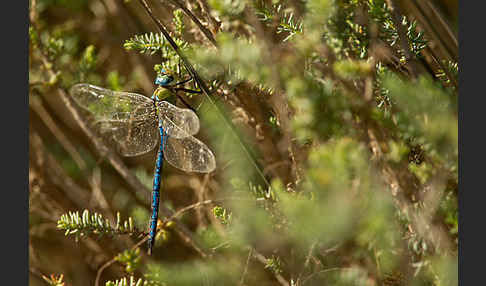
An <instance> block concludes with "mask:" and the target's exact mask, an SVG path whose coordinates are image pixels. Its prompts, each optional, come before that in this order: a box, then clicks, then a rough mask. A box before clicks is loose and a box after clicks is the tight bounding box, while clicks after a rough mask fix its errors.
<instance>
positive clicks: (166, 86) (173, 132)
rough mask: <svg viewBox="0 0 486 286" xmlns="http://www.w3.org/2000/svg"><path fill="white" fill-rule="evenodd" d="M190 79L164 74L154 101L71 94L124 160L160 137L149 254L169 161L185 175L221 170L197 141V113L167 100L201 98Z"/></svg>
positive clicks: (83, 90)
mask: <svg viewBox="0 0 486 286" xmlns="http://www.w3.org/2000/svg"><path fill="white" fill-rule="evenodd" d="M190 80H191V78H189V79H186V80H183V81H181V82H178V83H175V82H174V76H173V75H172V72H170V71H169V70H166V69H162V71H161V72H160V73H159V74H158V75H157V77H156V79H155V84H156V85H157V86H158V87H157V88H156V89H155V91H154V93H153V94H152V96H151V97H147V96H144V95H141V94H137V93H131V92H121V91H113V90H109V89H105V88H102V87H99V86H95V85H91V84H87V83H79V84H76V85H74V86H72V87H71V89H70V95H71V97H72V98H73V99H74V101H75V102H76V104H77V105H79V106H80V107H81V108H82V109H84V110H85V111H87V112H88V114H90V115H91V119H92V120H93V126H94V128H95V129H96V131H97V132H98V134H100V136H101V137H102V138H103V140H104V141H105V142H107V143H108V144H109V146H113V147H114V148H115V149H116V151H117V152H118V153H120V154H121V155H124V156H138V155H142V154H145V153H147V152H149V151H151V150H152V149H153V148H154V147H155V146H156V145H157V143H158V142H159V138H160V144H159V149H158V152H157V158H156V161H155V170H154V178H153V189H152V204H151V208H152V215H151V218H150V223H149V238H148V254H149V255H151V254H152V248H153V245H154V243H155V234H156V233H157V219H158V211H159V201H160V186H161V176H162V167H163V161H164V159H165V160H166V161H167V162H169V163H170V164H171V165H172V166H174V167H176V168H178V169H181V170H183V171H186V172H199V173H210V172H212V171H213V170H215V168H216V160H215V157H214V154H213V152H212V151H211V150H210V149H209V148H208V146H206V145H205V144H204V143H203V142H201V141H200V140H198V139H196V138H195V137H194V136H193V135H195V134H196V133H197V132H198V131H199V127H200V126H199V118H198V116H197V115H196V113H195V112H194V111H193V110H192V109H188V108H179V107H177V106H175V105H173V104H171V103H169V102H167V101H165V99H166V98H167V97H169V96H171V95H174V94H176V95H177V91H184V92H190V93H200V92H199V91H196V90H191V89H186V88H183V87H180V86H181V85H182V84H184V83H186V82H188V81H190ZM183 102H184V103H185V104H186V105H187V103H186V102H185V101H183Z"/></svg>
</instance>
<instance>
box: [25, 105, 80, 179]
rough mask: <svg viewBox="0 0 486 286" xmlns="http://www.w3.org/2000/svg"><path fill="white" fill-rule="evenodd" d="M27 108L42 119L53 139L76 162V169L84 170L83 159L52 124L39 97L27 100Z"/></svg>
mask: <svg viewBox="0 0 486 286" xmlns="http://www.w3.org/2000/svg"><path fill="white" fill-rule="evenodd" d="M29 106H30V107H32V109H34V111H35V112H36V113H37V114H38V115H39V117H40V118H41V119H42V121H43V122H44V124H45V125H46V126H47V128H48V129H49V130H50V131H51V132H52V134H53V135H54V137H56V139H57V140H58V141H59V142H60V143H61V145H62V147H63V148H64V150H66V151H67V152H68V153H69V155H71V157H72V158H73V160H74V162H76V164H77V165H78V167H79V168H80V169H81V170H84V169H86V163H85V162H84V160H83V157H82V156H81V154H79V152H78V150H77V149H76V147H74V145H73V144H72V143H71V141H70V140H69V139H68V138H67V136H66V135H64V133H63V132H62V130H61V129H60V128H59V127H58V126H57V124H56V123H55V122H54V120H53V119H52V117H51V116H50V115H49V113H48V112H47V110H46V109H45V108H44V105H43V104H42V101H41V99H40V98H39V97H32V96H31V98H30V100H29Z"/></svg>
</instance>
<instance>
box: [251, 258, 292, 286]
mask: <svg viewBox="0 0 486 286" xmlns="http://www.w3.org/2000/svg"><path fill="white" fill-rule="evenodd" d="M253 252H254V256H255V258H256V259H257V260H258V261H260V262H261V263H262V264H263V265H265V266H266V265H267V263H268V259H267V258H266V257H265V256H264V255H263V254H260V253H259V252H258V251H256V249H253ZM272 273H273V275H274V276H275V278H276V279H277V281H278V282H279V283H280V285H282V286H289V285H290V284H289V282H288V281H287V280H285V278H283V276H282V275H280V274H278V273H275V272H273V271H272Z"/></svg>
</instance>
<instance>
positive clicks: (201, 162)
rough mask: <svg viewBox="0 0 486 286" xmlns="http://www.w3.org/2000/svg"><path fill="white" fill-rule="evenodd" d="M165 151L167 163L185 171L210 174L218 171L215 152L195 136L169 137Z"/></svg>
mask: <svg viewBox="0 0 486 286" xmlns="http://www.w3.org/2000/svg"><path fill="white" fill-rule="evenodd" d="M163 150H164V157H165V159H166V160H167V162H169V163H170V164H171V165H172V166H174V167H176V168H179V169H181V170H183V171H186V172H199V173H209V172H211V171H213V170H214V169H216V160H215V158H214V155H213V152H211V150H210V149H209V148H208V146H206V144H204V143H203V142H201V141H199V140H198V139H196V138H194V137H193V136H188V137H185V138H181V139H177V138H174V137H170V136H169V138H168V139H167V140H166V143H165V144H164V149H163Z"/></svg>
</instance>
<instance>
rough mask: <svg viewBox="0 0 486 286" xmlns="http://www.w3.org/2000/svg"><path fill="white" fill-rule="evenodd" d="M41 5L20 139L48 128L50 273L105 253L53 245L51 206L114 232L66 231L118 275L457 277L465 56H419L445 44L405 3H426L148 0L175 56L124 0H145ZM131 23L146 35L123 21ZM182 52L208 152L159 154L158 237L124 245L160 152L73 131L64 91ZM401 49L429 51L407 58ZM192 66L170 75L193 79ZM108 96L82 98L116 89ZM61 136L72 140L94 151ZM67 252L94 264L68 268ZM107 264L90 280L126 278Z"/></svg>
mask: <svg viewBox="0 0 486 286" xmlns="http://www.w3.org/2000/svg"><path fill="white" fill-rule="evenodd" d="M34 2H38V3H37V6H36V7H34V8H33V11H36V12H37V13H40V14H39V15H38V16H41V17H37V18H36V19H37V20H34V21H32V23H33V25H32V26H31V27H30V28H29V39H30V51H29V52H30V54H31V57H30V61H29V80H30V85H29V87H30V94H31V95H30V96H33V95H35V96H37V97H39V98H42V101H41V102H42V104H44V105H45V106H46V112H47V113H48V114H51V116H50V117H49V118H47V117H45V114H41V113H37V112H36V113H35V115H34V116H31V117H29V118H32V120H31V121H32V122H31V123H30V125H29V126H30V127H29V132H31V133H32V134H31V137H32V138H41V143H42V144H44V145H46V148H41V147H39V146H41V145H42V144H40V143H39V142H37V141H36V140H33V139H31V141H32V142H31V143H30V152H29V187H30V196H31V198H30V206H31V209H30V211H31V213H30V228H31V229H30V235H31V238H33V239H31V240H30V241H31V242H32V248H33V249H35V250H37V251H38V252H39V253H40V254H41V255H38V256H39V257H41V258H40V259H39V258H37V257H36V256H32V257H31V263H33V264H35V265H36V267H40V268H42V267H43V263H42V262H43V261H41V260H42V257H49V258H52V259H53V261H55V266H56V267H58V268H59V271H58V272H59V273H61V272H62V273H70V276H71V275H72V276H73V277H75V276H76V275H77V277H88V278H86V279H87V280H89V281H87V282H86V281H83V282H80V283H84V284H89V283H92V281H91V280H94V279H95V278H94V277H92V275H93V274H92V272H93V271H92V270H93V269H94V268H96V265H100V264H99V262H96V264H93V263H94V262H92V260H90V259H85V257H78V256H79V252H75V251H76V250H75V251H72V250H71V249H68V248H67V247H63V251H65V252H66V253H68V251H69V254H65V253H62V254H63V255H50V253H51V252H52V253H55V254H59V253H58V252H56V251H59V250H58V249H50V250H45V249H47V247H45V245H52V244H53V243H52V238H50V237H49V236H47V235H44V232H45V231H44V232H43V229H44V228H45V227H44V226H43V224H45V223H46V220H47V221H48V219H50V218H53V217H54V218H57V214H58V213H66V214H64V215H62V216H61V218H60V219H59V220H58V221H57V227H58V229H59V230H61V231H63V232H64V233H65V235H66V236H69V237H73V238H74V239H76V240H77V239H79V238H80V237H83V236H86V235H91V234H97V235H106V234H108V236H109V237H108V239H111V240H113V241H114V242H115V241H116V243H113V246H112V247H105V245H104V244H105V243H106V239H105V240H96V241H94V242H92V241H89V242H90V243H89V244H88V243H87V244H86V246H85V245H83V244H77V247H79V248H80V249H81V251H83V252H82V253H84V252H87V253H89V255H90V256H87V257H91V256H93V257H102V258H103V259H108V261H111V262H114V261H117V262H120V263H121V264H122V265H123V266H124V268H125V271H126V272H127V273H128V274H129V275H131V276H130V277H126V278H122V279H120V280H116V281H108V282H106V285H111V286H114V285H117V286H121V285H130V286H133V285H200V284H204V285H236V284H237V285H280V284H282V285H284V284H288V285H365V284H366V285H368V284H369V285H437V286H442V285H456V284H457V282H458V281H457V246H458V241H457V239H458V231H459V227H458V198H457V194H458V124H457V90H456V89H455V87H454V86H456V83H455V82H457V74H458V70H459V67H458V64H457V59H449V58H437V59H434V62H430V57H423V56H422V55H423V54H425V53H424V49H425V48H426V47H427V46H428V45H430V46H431V44H434V45H438V44H440V43H439V42H435V40H434V39H435V37H429V36H428V35H427V34H426V30H424V26H423V23H422V22H419V21H415V20H411V19H422V18H423V17H416V15H413V12H411V14H407V15H398V16H399V17H395V16H396V15H394V14H393V13H392V11H391V9H390V8H389V7H388V5H387V3H388V1H385V0H368V1H358V0H344V1H335V0H309V1H278V0H275V1H208V3H207V4H208V5H207V6H206V5H205V4H206V2H205V1H194V2H190V3H189V1H180V3H181V4H182V5H184V7H186V8H187V9H188V10H187V11H186V10H181V9H174V7H177V6H178V5H177V4H178V2H179V1H178V2H173V3H166V4H167V5H165V6H164V10H163V11H162V10H159V9H158V8H155V6H152V5H153V3H151V1H147V2H148V5H149V6H150V7H152V9H153V16H154V17H156V18H158V17H160V18H159V19H160V20H161V22H162V23H164V25H165V28H166V29H167V30H168V32H169V34H170V36H171V38H172V39H173V40H174V41H175V43H176V44H177V45H178V47H179V49H180V52H181V53H182V54H183V55H185V58H186V59H183V58H180V57H179V55H178V54H177V53H176V51H174V49H173V47H172V46H171V45H170V44H169V42H168V41H167V39H166V38H165V37H164V36H163V34H161V33H154V32H150V31H151V30H153V28H154V26H152V24H150V25H148V24H147V23H153V22H152V21H151V19H150V18H148V17H147V14H146V13H139V12H140V11H138V10H132V9H135V8H134V7H135V6H137V5H139V4H140V3H138V2H137V1H130V3H128V2H129V1H125V2H124V3H123V4H120V3H118V4H117V6H116V8H117V9H116V11H117V12H116V13H114V11H115V10H113V7H111V6H110V5H106V6H105V5H101V4H99V3H98V2H95V1H84V2H83V1H76V2H75V3H74V2H73V3H71V4H70V3H68V2H69V1H68V2H66V1H46V0H44V1H34ZM34 2H32V3H33V4H35V3H34ZM79 3H83V4H82V5H81V4H79ZM69 7H70V8H69ZM140 7H142V8H143V6H137V8H136V9H138V8H140ZM161 13H162V14H161ZM53 15H55V17H53ZM161 15H163V16H161ZM169 18H171V19H169ZM194 18H197V19H198V21H199V22H200V23H201V24H202V26H203V27H204V29H207V30H204V29H203V30H201V28H200V26H199V25H197V24H195V22H194ZM397 19H398V20H397ZM397 21H398V22H397ZM421 21H423V20H421ZM81 23H82V24H81ZM134 23H135V24H136V25H134ZM134 27H136V29H135V30H136V31H146V32H145V33H140V34H135V35H134V34H133V31H134ZM399 28H403V30H402V29H399ZM208 31H209V33H211V34H212V36H214V38H215V39H216V42H217V45H214V44H213V43H212V42H210V41H209V40H208V36H207V34H206V33H207V32H208ZM403 32H404V33H405V35H403ZM402 36H404V38H401V37H402ZM209 38H210V37H209ZM404 40H405V41H404ZM120 43H124V44H123V47H122V46H121V45H120ZM404 43H408V45H405V44H404ZM123 48H124V49H123ZM133 51H138V53H133ZM407 51H408V52H407ZM431 52H432V53H433V52H434V51H433V49H428V50H427V53H431ZM406 54H409V55H410V56H411V58H406V56H405V55H406ZM185 60H187V61H189V63H191V64H192V65H193V66H194V67H195V71H196V73H197V75H199V76H200V77H201V78H199V80H202V81H204V82H205V84H206V85H208V86H209V92H208V95H206V94H204V93H203V94H202V95H200V94H197V95H194V96H187V94H184V92H182V91H180V92H179V93H178V95H179V96H180V97H181V98H184V100H185V101H188V103H189V104H190V105H191V106H193V107H194V109H195V111H196V113H197V115H198V117H199V118H200V121H201V122H200V129H201V130H200V132H199V133H198V134H195V135H194V136H196V137H198V138H199V139H200V140H201V141H203V142H206V143H207V144H208V146H209V147H210V148H211V150H213V153H214V154H215V156H216V159H217V166H218V167H217V169H216V171H215V172H213V173H211V174H207V175H200V174H186V173H184V172H180V171H178V170H176V169H175V168H172V167H170V166H169V165H168V164H165V163H164V164H165V166H164V174H163V179H162V192H161V209H160V212H159V216H160V221H159V222H158V226H159V227H158V233H157V236H156V246H161V244H163V247H155V248H154V253H153V255H152V256H145V255H141V252H140V251H143V249H139V248H136V249H135V250H127V249H130V248H131V246H132V245H133V244H135V243H139V242H140V240H141V239H142V237H143V234H145V233H141V232H140V231H139V229H145V228H146V227H147V222H148V221H149V219H150V205H149V192H147V190H151V189H152V184H153V177H152V170H153V161H154V157H153V156H154V155H155V151H152V152H149V153H147V155H143V156H138V157H135V158H121V157H114V158H113V157H110V156H111V155H110V154H108V155H107V153H106V150H103V149H100V148H99V146H98V145H97V144H91V143H93V142H91V139H92V138H90V137H89V136H86V134H84V133H83V132H81V131H79V130H78V129H77V125H76V124H79V122H78V121H79V120H83V118H82V119H77V118H74V119H73V118H72V116H71V114H70V112H66V107H67V106H68V105H66V104H65V102H64V101H62V100H60V98H61V95H62V94H63V93H64V92H66V91H68V90H69V87H70V86H72V85H73V84H74V83H77V82H86V83H90V84H95V85H100V86H102V87H105V88H109V89H112V90H116V91H119V90H124V91H130V92H137V93H143V94H145V95H147V96H150V92H152V91H153V89H154V87H153V85H152V84H153V77H154V75H155V74H156V73H160V72H161V70H162V69H169V70H171V71H173V72H174V74H175V77H176V80H177V81H179V80H181V79H186V78H188V77H189V76H191V74H190V73H189V72H188V70H187V69H186V65H185V64H187V63H185V62H184V61H185ZM412 62H414V63H415V64H417V65H418V66H422V68H421V69H418V70H417V71H412V69H409V67H410V65H411V63H412ZM437 64H439V66H442V67H441V68H439V69H437ZM154 71H155V72H154ZM414 73H415V74H414ZM194 82H195V80H193V81H189V82H187V83H185V84H184V85H181V87H184V88H189V87H190V88H191V89H198V88H199V87H201V88H202V86H198V85H197V84H195V83H194ZM169 100H171V102H173V103H174V104H177V105H179V106H182V104H181V100H180V98H171V99H169ZM100 102H101V103H103V104H99V105H96V106H93V108H103V110H106V111H107V112H108V111H109V110H113V108H114V106H115V105H114V102H111V101H110V100H109V99H103V100H101V101H100ZM36 103H39V102H38V101H35V100H33V99H32V98H31V99H29V104H30V105H32V106H33V105H34V104H36ZM30 109H31V112H35V111H36V109H35V108H33V107H32V108H30ZM116 110H117V111H121V112H128V111H130V110H128V109H127V106H123V105H119V106H118V105H117V106H116ZM68 111H69V110H68ZM39 119H41V120H40V121H39ZM39 122H40V123H39ZM135 129H136V127H134V129H133V130H135ZM96 139H102V138H101V137H100V138H96ZM66 146H74V148H71V149H75V150H82V151H81V154H82V156H81V157H83V158H82V159H83V160H85V161H86V162H85V163H86V167H84V168H83V167H80V166H78V165H77V162H75V161H74V160H73V159H72V157H71V153H70V152H67V151H66V150H64V149H66ZM111 147H112V146H108V148H111ZM99 149H100V150H99ZM50 155H54V156H50ZM106 159H108V160H106ZM102 161H104V162H102ZM53 162H54V163H58V164H57V165H56V164H54V163H53ZM94 168H98V169H99V170H100V174H101V173H102V174H103V175H102V176H100V177H99V178H98V177H96V176H95V175H94V174H96V173H95V172H93V170H94ZM269 182H271V183H269ZM140 188H141V189H140ZM145 189H146V190H145ZM88 190H89V192H88ZM57 192H58V193H57ZM81 193H83V194H84V193H86V194H85V195H81ZM100 193H101V194H100ZM90 198H92V199H90ZM73 205H76V206H82V207H81V208H85V207H86V208H92V207H93V206H94V205H95V206H96V207H101V208H102V209H103V211H105V213H109V212H111V210H115V211H117V210H119V211H121V212H123V213H128V214H130V215H131V216H132V217H133V218H134V219H132V218H128V219H127V220H124V221H122V219H121V217H120V214H119V213H117V219H116V222H110V221H109V220H108V219H106V218H104V217H103V216H102V215H100V214H98V213H93V214H92V213H90V212H89V211H88V210H85V211H84V212H83V213H82V215H80V214H79V213H78V212H69V211H68V210H69V209H72V206H73ZM59 209H62V211H61V212H58V210H59ZM181 210H182V213H180V212H179V211H181ZM174 213H176V214H177V216H173V217H171V216H172V215H173V214H174ZM113 225H114V226H113ZM122 234H130V235H132V236H131V238H130V240H122V239H121V238H120V235H122ZM137 235H139V236H137ZM39 241H40V242H41V243H39ZM57 245H58V244H56V246H57ZM138 245H139V244H137V246H138ZM57 248H59V247H57ZM113 249H116V250H115V251H114V252H113V253H112V252H111V251H112V250H113ZM71 251H72V252H71ZM74 253H77V254H76V255H73V254H74ZM114 253H118V255H116V256H115V257H114V255H115V254H114ZM46 254H48V255H46ZM58 256H60V257H64V256H65V257H67V259H79V260H77V262H79V263H78V264H80V265H81V264H82V263H83V262H84V263H85V264H86V265H85V266H86V268H87V269H89V271H87V272H83V273H81V271H82V269H81V267H79V269H76V271H72V270H69V269H67V268H64V267H67V266H65V265H68V263H65V261H64V260H62V261H61V260H59V261H61V262H58V261H57V260H55V259H56V257H58ZM110 259H111V260H110ZM88 260H89V261H88ZM39 261H40V262H39ZM86 261H88V262H86ZM53 265H54V264H53ZM116 269H117V267H108V268H106V269H102V270H103V271H106V273H103V275H101V277H102V278H103V277H115V275H119V273H118V272H115V271H116ZM119 269H120V268H119V267H118V271H119ZM61 270H62V271H61ZM43 271H46V272H44V273H51V272H50V271H51V270H50V269H49V272H47V270H43ZM78 272H79V273H78ZM108 272H110V273H109V274H108ZM72 273H75V274H72ZM105 274H106V276H105ZM132 275H144V276H143V277H144V279H148V280H143V279H135V278H134V277H135V276H132ZM48 279H49V281H50V282H48V283H51V285H63V283H64V282H62V276H60V277H56V276H51V278H48ZM79 279H81V278H79ZM73 280H74V278H73ZM46 281H47V280H46Z"/></svg>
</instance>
